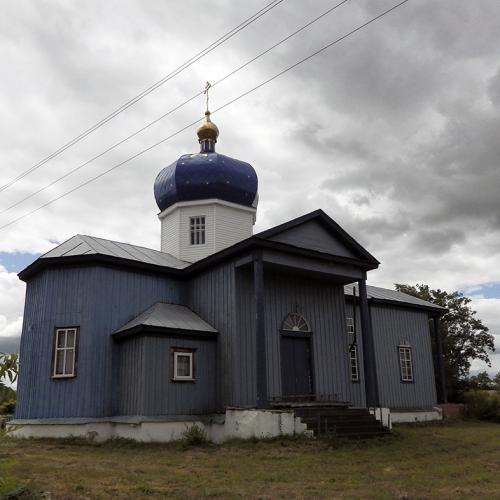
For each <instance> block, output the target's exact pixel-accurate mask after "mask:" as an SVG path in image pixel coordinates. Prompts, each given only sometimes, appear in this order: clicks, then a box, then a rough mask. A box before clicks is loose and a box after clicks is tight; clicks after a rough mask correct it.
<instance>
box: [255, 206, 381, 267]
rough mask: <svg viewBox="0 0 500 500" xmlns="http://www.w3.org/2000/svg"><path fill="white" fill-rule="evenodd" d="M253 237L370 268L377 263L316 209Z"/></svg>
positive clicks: (350, 237) (333, 222) (332, 221)
mask: <svg viewBox="0 0 500 500" xmlns="http://www.w3.org/2000/svg"><path fill="white" fill-rule="evenodd" d="M255 236H256V237H258V238H260V239H265V240H268V241H274V242H277V243H284V244H287V245H291V246H293V247H297V248H300V249H305V250H313V251H315V252H321V253H324V254H328V255H332V256H336V257H342V258H346V259H351V260H352V261H356V260H361V261H363V262H365V263H369V264H371V266H370V267H371V268H372V269H374V268H376V267H378V264H379V262H378V260H377V259H376V258H375V257H373V255H371V254H370V253H369V252H368V251H367V250H366V249H365V248H363V247H362V246H361V245H360V244H359V243H358V242H357V241H356V240H355V239H354V238H352V236H350V235H349V234H348V233H347V232H346V231H344V229H342V228H341V227H340V226H339V225H338V224H337V223H336V222H335V221H334V220H333V219H332V218H330V217H329V216H328V215H326V214H325V213H324V212H323V211H322V210H316V211H314V212H311V213H309V214H306V215H304V216H302V217H299V218H297V219H293V220H291V221H289V222H286V223H284V224H281V225H279V226H276V227H273V228H271V229H269V230H267V231H263V232H261V233H258V234H257V235H255Z"/></svg>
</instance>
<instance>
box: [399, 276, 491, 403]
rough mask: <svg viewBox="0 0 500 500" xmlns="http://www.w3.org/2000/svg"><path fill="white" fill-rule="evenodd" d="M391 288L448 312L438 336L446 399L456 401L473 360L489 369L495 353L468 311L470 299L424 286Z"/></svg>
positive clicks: (486, 332)
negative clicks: (445, 379)
mask: <svg viewBox="0 0 500 500" xmlns="http://www.w3.org/2000/svg"><path fill="white" fill-rule="evenodd" d="M395 287H396V290H398V291H399V292H403V293H407V294H409V295H413V296H414V297H418V298H420V299H423V300H426V301H428V302H432V303H433V304H437V305H439V306H442V307H446V309H448V311H447V312H446V313H445V314H444V315H443V316H442V317H441V321H440V332H439V333H440V335H441V338H442V341H443V354H444V358H445V370H446V378H447V383H448V384H447V385H448V392H449V397H450V398H452V399H453V398H456V397H457V394H458V393H459V392H460V388H461V386H463V385H464V383H463V381H464V379H465V378H466V377H467V376H468V374H469V370H470V366H471V361H472V360H473V359H479V360H481V361H484V362H485V363H486V364H487V365H488V366H491V362H490V357H489V355H490V353H491V352H493V351H494V350H495V348H494V336H493V335H492V334H491V333H489V329H488V327H487V326H485V325H484V324H483V323H482V321H481V320H480V319H479V318H477V317H476V314H477V312H476V311H474V310H473V309H472V307H470V303H471V299H470V298H469V297H466V296H464V295H463V294H462V293H460V292H452V293H448V292H446V291H444V290H440V289H437V290H432V289H431V288H430V287H429V286H428V285H424V284H417V285H415V286H413V285H404V284H400V283H396V285H395ZM433 344H434V339H433ZM433 349H435V346H434V345H433Z"/></svg>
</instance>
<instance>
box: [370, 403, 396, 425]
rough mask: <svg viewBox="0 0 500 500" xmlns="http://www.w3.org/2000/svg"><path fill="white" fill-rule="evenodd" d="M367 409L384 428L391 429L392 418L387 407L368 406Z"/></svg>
mask: <svg viewBox="0 0 500 500" xmlns="http://www.w3.org/2000/svg"><path fill="white" fill-rule="evenodd" d="M369 411H370V413H371V414H372V415H375V418H376V419H377V420H378V421H379V422H381V423H382V425H383V426H384V427H385V428H386V429H389V430H391V429H392V422H393V420H392V413H391V410H390V409H389V408H369Z"/></svg>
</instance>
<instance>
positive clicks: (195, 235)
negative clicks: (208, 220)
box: [189, 215, 205, 245]
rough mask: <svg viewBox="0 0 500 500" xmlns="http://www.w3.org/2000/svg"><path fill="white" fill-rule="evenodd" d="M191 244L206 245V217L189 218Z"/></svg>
mask: <svg viewBox="0 0 500 500" xmlns="http://www.w3.org/2000/svg"><path fill="white" fill-rule="evenodd" d="M189 243H190V244H191V245H204V244H205V216H204V215H198V216H196V217H189Z"/></svg>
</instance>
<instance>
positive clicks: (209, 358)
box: [117, 336, 220, 416]
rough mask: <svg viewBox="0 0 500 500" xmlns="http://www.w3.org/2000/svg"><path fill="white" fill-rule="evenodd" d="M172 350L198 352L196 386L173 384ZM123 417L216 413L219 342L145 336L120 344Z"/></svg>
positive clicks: (120, 382)
mask: <svg viewBox="0 0 500 500" xmlns="http://www.w3.org/2000/svg"><path fill="white" fill-rule="evenodd" d="M172 347H180V348H189V349H196V351H195V353H194V362H195V378H196V381H195V382H193V383H192V382H173V381H172V380H171V377H172V353H171V348H172ZM119 348H120V370H119V371H120V378H119V380H117V385H118V393H119V395H120V398H119V406H118V414H119V415H141V416H166V415H193V414H204V413H214V412H216V411H217V410H220V408H218V407H217V405H216V394H215V392H216V390H215V388H216V368H217V365H216V348H217V341H216V340H198V339H181V338H167V337H164V336H141V337H136V338H131V339H127V340H125V341H124V342H122V343H120V345H119Z"/></svg>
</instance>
